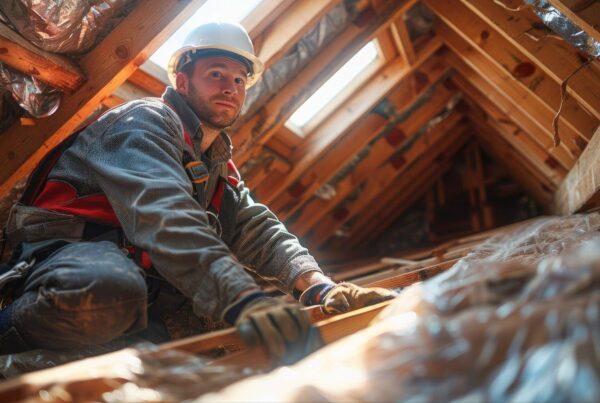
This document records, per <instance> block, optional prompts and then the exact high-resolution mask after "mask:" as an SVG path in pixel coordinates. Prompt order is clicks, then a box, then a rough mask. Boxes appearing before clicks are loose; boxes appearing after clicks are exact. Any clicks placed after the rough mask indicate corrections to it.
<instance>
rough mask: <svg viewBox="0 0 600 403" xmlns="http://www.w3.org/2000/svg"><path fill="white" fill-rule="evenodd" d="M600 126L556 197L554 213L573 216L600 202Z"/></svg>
mask: <svg viewBox="0 0 600 403" xmlns="http://www.w3.org/2000/svg"><path fill="white" fill-rule="evenodd" d="M598 178H600V126H599V127H598V129H597V130H596V133H595V134H594V137H593V138H592V141H590V143H589V144H588V146H587V148H586V149H585V150H584V151H583V154H581V156H580V157H579V159H578V160H577V162H576V163H575V165H574V166H573V168H572V169H571V171H570V172H569V174H568V175H567V177H566V178H565V180H564V182H563V183H562V184H561V185H560V187H559V188H558V190H557V191H556V194H555V195H554V211H555V212H556V213H558V214H573V213H576V212H580V211H586V210H588V209H590V208H592V207H596V206H598V205H599V202H600V192H599V191H600V181H599V179H598Z"/></svg>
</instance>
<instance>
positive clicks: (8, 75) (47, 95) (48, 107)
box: [0, 63, 62, 118]
mask: <svg viewBox="0 0 600 403" xmlns="http://www.w3.org/2000/svg"><path fill="white" fill-rule="evenodd" d="M0 86H2V87H4V88H5V89H6V90H8V91H10V92H11V93H12V96H13V98H14V99H15V100H16V101H17V102H18V103H19V105H20V106H21V107H22V108H23V109H25V110H26V111H27V112H29V113H30V114H31V115H32V116H34V117H36V118H42V117H45V116H49V115H52V114H53V113H54V112H56V109H58V106H59V105H60V98H61V95H62V93H61V92H60V91H58V90H57V89H55V88H53V87H51V86H49V85H48V84H45V83H43V82H41V81H39V80H37V79H36V78H34V77H30V76H27V75H25V74H22V73H20V72H18V71H16V70H13V69H11V68H10V67H8V66H6V65H4V64H3V63H0Z"/></svg>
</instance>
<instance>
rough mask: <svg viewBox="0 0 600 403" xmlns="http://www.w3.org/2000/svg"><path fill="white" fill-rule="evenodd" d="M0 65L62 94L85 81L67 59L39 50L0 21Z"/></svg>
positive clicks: (76, 67) (77, 69)
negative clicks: (2, 64) (47, 85)
mask: <svg viewBox="0 0 600 403" xmlns="http://www.w3.org/2000/svg"><path fill="white" fill-rule="evenodd" d="M0 62H3V63H6V64H7V65H8V66H10V67H12V68H13V69H15V70H18V71H20V72H22V73H24V74H27V75H29V76H32V77H35V78H37V79H38V80H40V81H43V82H45V83H48V84H50V85H51V86H53V87H54V88H58V89H59V90H61V91H64V92H73V91H75V90H76V89H77V88H79V87H80V86H81V85H82V84H83V83H84V82H85V80H86V77H85V74H84V72H83V71H82V70H81V68H80V67H79V66H78V65H77V64H76V63H75V62H73V61H72V60H71V59H69V58H68V57H65V56H60V55H56V54H53V53H50V52H46V51H43V50H41V49H39V48H37V47H35V46H34V45H32V44H31V42H29V41H27V40H26V39H25V38H23V37H22V36H21V35H19V34H18V33H16V32H15V31H13V30H12V29H10V28H9V27H8V26H6V24H4V23H3V22H1V21H0Z"/></svg>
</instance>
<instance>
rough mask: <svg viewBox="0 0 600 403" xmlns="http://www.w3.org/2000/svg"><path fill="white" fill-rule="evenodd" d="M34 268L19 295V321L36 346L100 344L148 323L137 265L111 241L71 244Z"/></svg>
mask: <svg viewBox="0 0 600 403" xmlns="http://www.w3.org/2000/svg"><path fill="white" fill-rule="evenodd" d="M42 265H43V266H42V267H40V268H39V270H38V269H36V271H35V273H33V275H34V276H37V278H36V279H34V281H32V282H31V283H30V285H29V286H28V287H27V289H26V292H25V293H24V294H23V296H22V297H21V298H19V299H18V300H17V301H15V322H16V325H17V327H18V328H19V329H20V331H21V333H23V336H24V338H25V339H27V340H28V341H31V342H32V344H34V345H35V346H43V347H51V348H52V347H54V348H66V347H73V346H77V345H88V344H101V343H106V342H108V341H111V340H113V339H114V338H116V337H119V336H120V335H122V334H124V333H128V332H133V331H136V330H139V329H142V328H144V327H145V326H146V321H147V318H146V308H147V289H146V283H145V280H144V277H143V275H142V274H141V272H140V270H139V268H138V267H137V266H136V265H135V264H134V263H133V262H132V261H131V260H130V259H128V258H127V257H126V256H125V255H124V254H123V253H122V252H121V251H120V249H119V248H117V247H116V246H115V245H114V244H111V243H108V242H98V243H81V244H74V245H69V246H67V247H65V248H64V250H61V251H60V253H57V254H56V255H55V256H52V257H51V258H49V259H48V261H47V262H44V263H43V264H42Z"/></svg>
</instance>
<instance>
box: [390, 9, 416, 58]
mask: <svg viewBox="0 0 600 403" xmlns="http://www.w3.org/2000/svg"><path fill="white" fill-rule="evenodd" d="M390 31H391V32H392V37H393V38H394V42H396V46H397V47H398V51H399V52H400V55H402V57H403V58H404V60H406V62H407V63H408V64H413V63H414V62H415V59H416V57H417V56H416V55H415V49H414V47H413V44H412V41H411V40H410V36H409V35H408V29H407V28H406V22H405V21H404V16H401V17H400V18H398V19H397V20H396V21H394V22H392V23H391V24H390Z"/></svg>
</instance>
